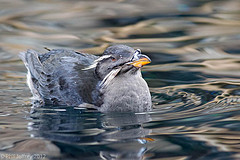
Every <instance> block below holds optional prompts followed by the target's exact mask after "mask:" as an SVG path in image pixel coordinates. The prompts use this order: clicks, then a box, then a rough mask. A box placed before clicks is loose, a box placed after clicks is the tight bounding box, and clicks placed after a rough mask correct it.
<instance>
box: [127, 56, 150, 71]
mask: <svg viewBox="0 0 240 160" xmlns="http://www.w3.org/2000/svg"><path fill="white" fill-rule="evenodd" d="M148 63H151V60H150V58H148V57H147V56H145V55H143V56H142V58H140V59H139V60H135V61H133V62H130V63H129V64H131V65H133V66H134V67H137V68H141V67H142V66H144V65H146V64H148Z"/></svg>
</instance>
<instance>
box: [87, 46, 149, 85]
mask: <svg viewBox="0 0 240 160" xmlns="http://www.w3.org/2000/svg"><path fill="white" fill-rule="evenodd" d="M150 62H151V60H150V58H149V57H148V56H146V55H144V54H142V53H141V50H140V49H137V50H134V49H133V48H131V47H129V46H126V45H113V46H110V47H108V48H107V49H106V50H105V51H104V53H103V55H102V56H101V57H99V58H98V59H97V60H95V63H94V64H93V65H92V67H96V69H95V72H96V74H97V76H98V77H99V78H100V79H101V81H102V82H101V84H100V86H102V87H104V86H106V85H107V84H108V83H109V82H110V81H111V80H112V79H114V78H115V77H116V76H118V75H121V74H126V73H130V74H135V73H136V72H137V71H138V70H139V69H140V68H142V66H144V65H146V64H148V63H150ZM90 68H91V67H90Z"/></svg>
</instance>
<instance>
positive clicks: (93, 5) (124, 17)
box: [0, 0, 240, 159]
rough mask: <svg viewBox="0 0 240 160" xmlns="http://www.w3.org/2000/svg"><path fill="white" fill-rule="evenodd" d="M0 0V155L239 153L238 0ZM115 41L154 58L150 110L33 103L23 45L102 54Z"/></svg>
mask: <svg viewBox="0 0 240 160" xmlns="http://www.w3.org/2000/svg"><path fill="white" fill-rule="evenodd" d="M0 2H1V5H0V35H1V36H0V39H1V40H0V101H1V104H0V106H1V108H0V131H1V136H0V141H1V143H0V155H6V153H9V154H10V153H11V154H12V156H14V155H15V156H16V155H17V154H21V153H29V154H31V155H32V154H34V153H39V154H46V155H47V158H48V159H54V158H55V159H58V158H62V159H69V158H70V159H79V158H81V157H84V158H85V159H100V158H101V159H161V158H163V159H239V157H240V154H239V152H240V151H239V148H240V147H239V138H238V137H239V133H240V132H239V125H240V124H239V123H240V121H239V114H240V110H239V106H240V80H239V79H240V71H239V68H240V63H239V62H240V61H239V59H240V56H239V53H240V46H239V44H240V29H239V28H240V21H239V17H240V15H239V8H240V3H239V1H237V0H229V1H223V0H219V1H211V0H205V1H200V0H197V1H186V0H180V1H179V0H170V1H159V0H151V1H144V0H139V1H127V0H115V1H75V0H71V1H54V0H51V1H40V0H34V1H26V0H18V1H7V0H0ZM116 43H121V44H127V45H130V46H132V47H134V48H140V49H141V50H142V52H144V53H146V54H147V55H149V57H150V58H151V59H152V63H151V65H148V66H146V67H144V68H143V77H144V78H145V79H146V81H147V82H148V84H149V87H150V91H151V94H152V100H153V104H154V110H153V111H152V112H150V113H138V114H137V113H124V114H103V113H99V112H96V111H91V110H84V109H81V108H74V107H64V106H61V107H52V106H45V107H43V108H35V109H31V106H30V104H31V102H30V96H31V95H30V91H29V90H28V88H27V86H26V84H25V73H26V70H25V68H24V66H23V64H22V62H21V61H20V60H19V58H18V55H17V54H18V52H20V51H23V50H26V49H28V48H33V49H35V50H39V51H44V47H47V48H50V49H52V48H71V49H75V50H77V51H79V52H88V53H92V54H101V53H102V52H103V51H104V50H105V49H106V48H107V47H108V46H109V45H112V44H116Z"/></svg>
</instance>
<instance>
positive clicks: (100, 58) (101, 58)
mask: <svg viewBox="0 0 240 160" xmlns="http://www.w3.org/2000/svg"><path fill="white" fill-rule="evenodd" d="M109 57H111V55H103V56H101V57H99V58H98V59H96V60H95V61H94V62H93V64H91V65H90V66H88V67H86V68H83V69H82V70H83V71H85V70H89V69H92V68H96V66H97V64H98V62H100V61H102V60H104V59H107V58H109Z"/></svg>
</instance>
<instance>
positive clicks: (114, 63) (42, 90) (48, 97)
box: [20, 45, 152, 112]
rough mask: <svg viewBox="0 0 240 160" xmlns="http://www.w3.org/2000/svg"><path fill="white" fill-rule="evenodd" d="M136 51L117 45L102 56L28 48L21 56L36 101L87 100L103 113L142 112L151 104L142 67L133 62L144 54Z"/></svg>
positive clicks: (78, 102) (75, 102)
mask: <svg viewBox="0 0 240 160" xmlns="http://www.w3.org/2000/svg"><path fill="white" fill-rule="evenodd" d="M137 52H139V50H137ZM137 52H136V51H135V50H134V49H133V48H131V47H128V46H125V45H115V46H111V47H109V48H107V49H106V50H105V52H104V53H103V55H102V56H101V57H98V56H95V55H91V54H86V53H78V52H75V51H73V50H66V49H54V50H51V51H49V52H47V53H44V54H41V53H38V52H36V51H34V50H28V51H27V52H21V53H20V58H21V59H22V60H23V62H24V64H25V66H26V68H27V70H28V76H27V79H28V80H27V82H28V85H29V88H30V90H31V92H32V94H33V97H34V100H37V101H41V102H43V104H45V105H67V106H79V105H81V104H85V103H87V104H93V105H94V106H95V107H96V108H97V109H98V110H99V111H102V112H112V111H113V112H115V111H133V112H143V111H149V110H151V106H152V103H151V95H150V92H149V88H148V86H147V83H146V82H145V80H144V79H143V78H142V76H141V72H140V68H141V67H135V66H134V65H132V64H133V62H135V61H136V57H137V56H139V57H140V56H145V55H142V54H141V53H137ZM145 57H146V56H145ZM145 57H143V58H145ZM146 58H148V57H146ZM148 59H149V58H148ZM137 60H138V59H137ZM149 61H150V59H149Z"/></svg>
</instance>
